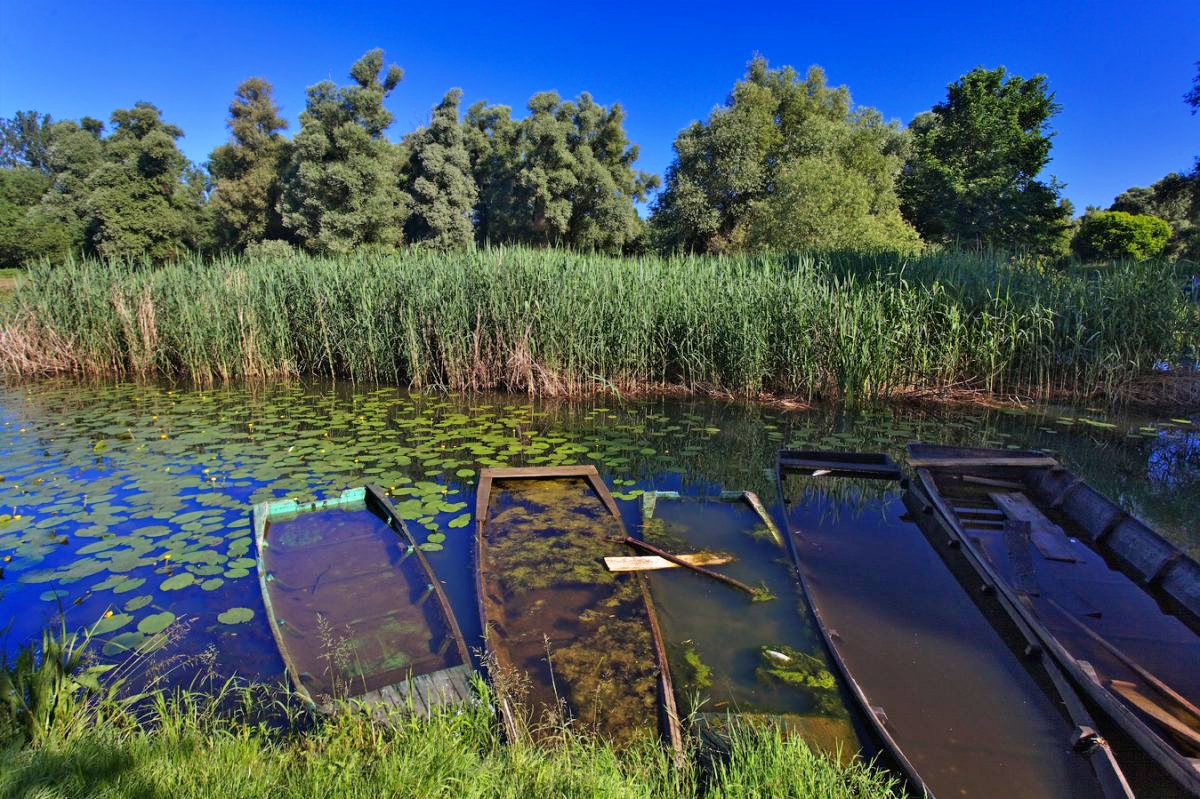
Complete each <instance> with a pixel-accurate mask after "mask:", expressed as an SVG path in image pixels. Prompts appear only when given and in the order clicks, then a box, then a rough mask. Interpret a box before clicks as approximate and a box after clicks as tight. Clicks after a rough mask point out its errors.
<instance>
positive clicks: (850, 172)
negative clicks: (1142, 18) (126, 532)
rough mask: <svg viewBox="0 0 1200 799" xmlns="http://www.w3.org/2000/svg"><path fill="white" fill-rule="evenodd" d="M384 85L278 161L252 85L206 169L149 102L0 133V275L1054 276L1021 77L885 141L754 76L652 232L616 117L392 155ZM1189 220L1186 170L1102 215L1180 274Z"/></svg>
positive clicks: (773, 80)
mask: <svg viewBox="0 0 1200 799" xmlns="http://www.w3.org/2000/svg"><path fill="white" fill-rule="evenodd" d="M402 76H403V71H402V70H401V69H400V67H398V66H394V65H393V66H386V65H385V61H384V54H383V52H382V51H381V50H372V51H370V52H368V53H366V54H365V55H364V56H363V57H362V58H360V59H359V60H358V61H357V62H355V63H354V64H353V65H352V66H351V68H350V77H351V79H352V80H351V83H350V84H349V85H345V86H339V85H337V84H336V83H334V82H333V81H329V80H326V81H322V82H320V83H318V84H316V85H314V86H311V87H309V89H308V92H307V102H306V106H305V109H304V111H303V113H302V114H301V115H300V121H301V124H300V130H299V132H298V133H297V134H296V136H295V137H294V138H293V139H291V140H289V139H287V138H286V137H285V136H284V133H283V132H284V130H285V129H286V128H287V123H286V121H285V120H284V119H283V118H282V117H281V116H280V110H279V106H278V105H277V104H276V102H275V99H274V97H273V95H272V88H271V84H270V83H269V82H268V81H266V80H265V79H263V78H260V77H253V78H249V79H247V80H245V81H244V82H243V83H242V84H241V85H239V86H238V87H237V90H236V93H235V96H234V99H233V102H232V103H231V105H230V106H229V120H228V124H229V130H230V138H229V141H228V143H226V144H222V145H220V146H219V147H217V148H216V149H214V150H213V152H212V153H211V155H210V156H209V159H208V161H207V163H206V164H204V165H203V166H198V165H195V164H191V163H189V162H188V161H187V160H186V159H185V158H184V156H183V154H182V153H181V152H180V151H179V149H178V147H177V146H176V141H177V140H178V139H179V137H180V136H182V131H181V130H180V129H179V128H178V127H176V126H174V125H171V124H169V123H168V122H166V121H165V120H163V119H162V117H161V114H160V113H159V111H158V109H157V108H155V107H154V106H153V105H150V104H148V103H139V104H137V105H135V106H134V107H133V108H131V109H121V110H118V111H115V112H114V113H113V114H112V117H111V131H110V132H109V133H108V135H105V125H104V123H102V122H100V121H99V120H95V119H91V118H88V117H85V118H83V119H80V120H78V121H65V122H55V121H54V120H52V119H51V118H50V117H49V116H48V115H45V114H38V113H36V112H33V111H28V112H19V113H17V114H16V115H15V116H14V117H13V118H11V119H5V120H0V268H2V267H15V266H20V265H23V264H25V263H28V262H29V261H31V260H34V259H36V258H39V257H49V258H51V259H61V258H62V257H63V256H65V255H67V254H76V255H78V254H82V255H84V256H99V257H105V258H148V259H150V260H153V261H158V262H162V261H169V260H173V259H175V258H178V257H180V256H182V255H183V254H185V253H188V252H192V253H195V252H200V253H203V254H209V255H211V254H215V253H247V254H250V255H252V256H254V257H257V256H258V255H260V254H262V253H276V254H286V253H288V252H292V251H294V250H295V249H301V250H305V251H307V252H309V253H314V254H327V255H334V254H344V253H350V252H354V251H358V250H361V249H362V248H364V247H366V248H368V249H375V250H381V251H392V250H395V249H397V248H399V247H402V246H406V245H412V246H418V247H421V248H425V249H430V248H432V249H439V250H452V249H468V248H470V247H472V246H476V245H487V244H497V245H498V244H519V245H526V246H533V247H568V248H571V249H575V250H579V251H584V252H602V253H607V254H619V253H624V254H631V253H640V252H644V251H646V250H647V249H650V248H655V249H658V250H659V251H660V252H664V253H675V252H689V253H700V252H708V253H740V252H762V251H791V252H796V251H805V250H807V251H819V250H828V249H858V250H873V249H888V250H893V251H897V252H903V253H915V252H918V251H920V250H921V249H922V248H924V247H925V246H926V245H928V244H932V245H934V246H943V245H946V246H951V247H955V246H957V247H969V248H977V247H981V248H995V249H1007V250H1024V251H1032V252H1036V253H1043V254H1050V255H1055V256H1057V255H1064V254H1066V252H1067V245H1068V243H1069V240H1070V238H1071V233H1072V230H1071V223H1070V217H1071V213H1072V209H1071V206H1070V203H1069V202H1067V201H1066V200H1064V199H1061V198H1060V193H1061V188H1062V187H1061V185H1059V184H1058V183H1057V182H1056V181H1055V180H1054V179H1053V178H1051V179H1049V181H1044V180H1041V179H1039V175H1040V173H1041V171H1042V170H1043V168H1044V167H1045V166H1046V164H1047V163H1048V161H1049V158H1050V147H1051V140H1052V137H1053V135H1054V134H1053V133H1052V132H1051V131H1050V128H1049V121H1050V119H1051V118H1052V117H1053V115H1054V114H1055V113H1057V111H1058V108H1059V106H1058V104H1057V103H1056V102H1055V100H1054V96H1053V94H1051V93H1050V92H1049V91H1048V88H1047V82H1046V79H1045V77H1044V76H1041V75H1037V76H1034V77H1033V78H1030V79H1025V78H1022V77H1020V76H1016V75H1010V74H1009V73H1008V72H1007V71H1006V70H1005V69H1004V68H1003V67H1000V68H997V69H992V70H988V69H984V68H977V69H974V70H972V71H971V72H969V73H967V74H966V75H964V76H962V77H961V78H960V79H959V80H958V81H956V82H955V83H953V84H951V85H950V86H949V88H948V92H947V97H946V99H945V100H944V101H943V102H941V103H938V104H937V105H935V106H934V107H933V109H932V110H931V111H929V112H926V113H923V114H920V115H918V116H917V117H916V118H915V119H914V120H913V121H912V123H911V125H910V126H909V128H907V129H905V128H902V127H901V126H899V125H898V124H897V123H895V122H889V121H886V120H885V119H884V117H883V116H882V115H881V114H880V113H879V112H878V111H876V110H874V109H872V108H865V107H861V106H855V105H854V104H853V103H852V102H851V99H850V93H849V90H848V89H847V88H846V87H845V86H839V87H833V86H829V85H828V84H827V82H826V79H825V74H824V72H822V71H821V69H820V68H819V67H816V66H814V67H812V68H810V69H809V71H808V72H807V74H805V75H803V76H801V75H800V74H799V73H797V72H796V71H795V70H794V69H792V68H791V67H783V68H775V69H772V68H771V67H770V66H769V65H768V63H767V61H766V60H765V59H764V58H762V57H755V58H754V59H753V60H752V61H751V62H750V64H749V66H748V69H747V72H746V74H745V75H744V76H743V78H742V79H741V80H739V81H737V82H736V83H735V85H734V87H733V90H732V91H731V92H730V94H729V96H728V97H727V99H726V101H725V103H724V104H723V105H721V106H720V107H718V108H716V109H715V110H714V111H713V112H712V113H711V114H710V115H709V116H708V118H707V119H705V120H703V121H696V122H693V123H692V124H691V125H689V126H688V127H687V128H686V129H684V130H683V131H681V132H680V133H679V135H678V137H677V138H676V141H675V158H674V160H673V162H672V163H671V165H670V166H669V168H668V170H667V174H666V182H665V186H663V188H662V191H660V192H659V193H658V194H657V197H656V198H654V200H653V202H652V207H651V210H652V215H651V219H650V222H649V224H646V223H644V222H643V220H642V219H641V217H640V216H639V213H638V210H637V206H638V204H639V203H644V202H647V201H648V200H650V194H651V193H652V192H654V191H655V190H657V189H658V188H659V186H660V182H659V179H658V177H657V176H655V175H651V174H647V173H645V172H642V171H639V170H637V169H636V168H635V164H636V162H637V159H638V147H637V145H635V144H633V143H631V142H630V140H629V137H628V135H627V134H626V131H625V111H624V109H623V108H622V107H621V106H620V105H619V104H613V105H603V104H601V103H598V102H596V101H595V100H594V99H593V98H592V96H591V95H590V94H588V93H587V92H583V93H581V94H579V95H578V96H577V97H576V98H575V99H573V100H568V99H564V98H562V97H560V96H559V95H558V94H557V93H556V92H552V91H551V92H540V93H538V94H535V95H534V96H533V97H531V98H530V99H529V101H528V102H527V104H526V106H525V108H524V109H523V116H521V117H520V118H517V117H515V116H514V113H513V110H512V108H510V107H509V106H506V105H492V104H488V103H487V102H484V101H479V102H476V103H474V104H472V105H470V106H469V107H467V108H466V110H465V112H461V119H460V107H461V103H462V92H461V91H460V90H458V89H453V90H451V91H450V92H448V93H447V94H446V96H445V97H444V98H443V100H442V101H441V102H440V103H438V104H437V105H436V106H435V107H434V108H433V109H432V111H431V115H430V121H429V123H428V124H427V125H425V126H422V127H420V128H418V129H417V130H415V131H412V132H409V133H407V134H405V135H403V136H400V137H398V138H396V139H393V138H389V136H388V134H389V129H390V127H391V124H392V114H391V113H390V112H389V111H388V110H387V108H386V107H385V101H386V100H387V98H388V97H389V96H390V95H391V94H392V92H393V91H395V90H396V88H397V87H398V84H399V83H400V80H401V78H402ZM1198 80H1200V78H1198ZM1197 85H1200V84H1197ZM1198 96H1200V88H1196V87H1193V89H1192V91H1191V92H1189V93H1188V94H1186V95H1185V98H1184V99H1185V101H1187V102H1188V103H1189V104H1191V105H1192V106H1196V104H1197V99H1196V98H1197V97H1198ZM1198 197H1200V168H1197V170H1194V171H1193V172H1192V173H1191V174H1189V175H1178V174H1172V175H1168V176H1167V177H1166V178H1164V179H1163V180H1162V181H1159V183H1156V184H1155V185H1154V186H1152V187H1151V188H1149V189H1140V188H1135V189H1130V190H1129V191H1128V192H1126V193H1125V194H1123V195H1121V197H1119V198H1118V200H1117V202H1116V203H1115V204H1114V205H1113V207H1112V209H1111V210H1114V211H1129V212H1131V213H1137V214H1149V215H1153V216H1158V217H1160V218H1163V219H1165V220H1167V222H1168V223H1170V225H1171V227H1172V229H1173V231H1174V235H1173V236H1172V237H1171V239H1170V241H1169V243H1168V246H1167V249H1166V251H1165V254H1166V255H1167V256H1168V257H1172V258H1181V257H1184V258H1192V259H1195V258H1197V257H1200V216H1198V214H1200V210H1198V209H1200V203H1198V202H1197V198H1198Z"/></svg>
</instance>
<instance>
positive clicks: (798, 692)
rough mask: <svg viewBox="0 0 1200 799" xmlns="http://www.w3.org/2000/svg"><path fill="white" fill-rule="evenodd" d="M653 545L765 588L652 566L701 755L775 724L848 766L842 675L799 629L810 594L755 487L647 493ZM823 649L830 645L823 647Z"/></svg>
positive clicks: (853, 744)
mask: <svg viewBox="0 0 1200 799" xmlns="http://www.w3.org/2000/svg"><path fill="white" fill-rule="evenodd" d="M642 538H643V539H645V540H646V541H649V542H651V543H653V544H656V545H658V546H661V547H664V548H665V549H668V550H671V551H673V552H679V553H683V552H686V554H685V555H684V557H687V556H688V555H691V556H692V559H693V562H694V561H696V560H700V561H701V562H700V563H699V565H702V566H715V567H719V568H718V569H717V570H718V571H720V572H722V573H723V574H726V575H729V576H732V577H734V578H741V579H742V580H744V581H745V582H746V583H752V584H755V585H758V586H762V588H763V589H765V591H766V593H767V594H768V595H770V596H773V599H771V600H770V601H753V599H752V598H750V597H746V596H744V595H743V592H741V591H737V590H731V587H730V586H727V585H722V584H721V583H720V582H717V581H715V580H711V579H707V578H705V577H704V576H703V575H695V574H690V573H687V572H688V569H685V568H678V567H676V568H669V567H672V566H675V564H673V563H670V562H666V561H662V562H654V561H657V560H661V559H659V558H656V557H655V556H653V555H651V556H649V557H647V558H639V559H637V560H639V561H645V562H642V563H640V564H639V565H640V568H643V569H647V570H648V571H647V572H646V575H647V581H648V582H649V584H650V591H651V593H652V594H653V596H654V605H655V609H656V611H657V613H658V623H659V626H660V627H661V628H662V632H663V640H664V642H665V644H666V647H667V655H668V657H669V659H670V661H671V677H672V682H673V683H674V686H675V702H676V705H677V706H678V707H679V708H681V710H682V715H683V717H684V718H686V719H688V720H689V721H690V722H691V725H690V727H691V730H690V731H691V733H692V735H693V736H694V737H695V739H696V740H697V741H698V742H699V743H700V745H701V748H702V749H704V750H709V751H711V752H713V753H715V754H717V755H718V756H719V755H720V754H722V753H725V752H727V751H728V750H729V746H730V738H729V729H730V726H731V725H733V724H738V723H748V724H753V725H769V726H771V727H774V728H775V729H777V730H779V732H780V734H782V735H785V736H793V735H794V736H799V737H801V738H803V739H804V740H805V741H806V742H807V743H808V744H810V745H811V746H813V747H815V748H817V749H820V750H821V751H823V752H826V753H828V754H830V755H837V756H840V757H841V758H842V759H843V760H849V759H850V758H853V757H854V755H855V753H856V752H857V751H858V749H859V740H858V734H857V732H856V730H855V729H854V726H853V723H852V721H851V718H850V715H849V714H848V713H847V712H846V710H845V707H844V705H843V703H842V699H841V694H840V692H839V690H838V687H837V685H836V682H835V681H834V678H833V675H832V674H831V673H830V669H831V668H832V667H831V666H830V665H829V664H828V663H827V662H826V661H825V659H824V658H823V657H822V653H820V652H817V653H814V652H813V643H814V642H813V641H812V639H811V637H810V636H809V634H808V632H807V630H805V629H804V628H803V627H802V626H800V625H797V624H796V606H797V605H798V604H799V603H800V602H801V596H800V587H799V586H798V585H796V582H795V578H794V575H793V574H792V569H791V567H790V565H789V563H788V561H787V560H786V559H785V558H781V557H780V556H781V555H783V553H784V552H785V550H786V547H787V544H786V543H785V542H784V539H783V534H782V533H781V532H780V530H779V527H778V526H777V525H776V524H775V520H774V519H773V518H772V517H771V514H770V513H769V512H768V511H767V509H766V507H764V506H763V504H762V502H761V501H760V500H759V498H758V496H757V495H756V494H755V493H754V492H752V491H726V492H721V493H719V494H710V495H704V496H693V495H680V494H679V493H678V492H675V491H646V492H645V493H643V494H642ZM817 646H818V647H819V646H820V645H819V644H817Z"/></svg>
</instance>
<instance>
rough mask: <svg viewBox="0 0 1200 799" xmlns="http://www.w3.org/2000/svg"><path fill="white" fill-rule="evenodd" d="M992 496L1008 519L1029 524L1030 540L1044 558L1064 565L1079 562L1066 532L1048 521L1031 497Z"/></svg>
mask: <svg viewBox="0 0 1200 799" xmlns="http://www.w3.org/2000/svg"><path fill="white" fill-rule="evenodd" d="M990 496H991V498H992V501H993V502H995V503H996V505H997V506H998V507H999V508H1000V510H1002V511H1004V515H1005V516H1006V517H1007V518H1009V519H1011V520H1012V521H1015V522H1028V523H1029V540H1030V541H1032V542H1033V545H1034V546H1035V547H1037V548H1038V551H1039V552H1041V553H1042V555H1043V556H1044V557H1046V558H1048V559H1050V560H1059V561H1063V562H1064V563H1074V562H1075V561H1077V560H1079V559H1078V558H1076V557H1075V552H1076V550H1075V549H1074V548H1073V547H1072V546H1071V539H1070V538H1069V537H1068V536H1067V533H1066V531H1064V530H1063V529H1062V528H1061V527H1059V526H1058V525H1057V524H1055V523H1054V522H1052V521H1050V520H1049V519H1047V518H1046V517H1045V515H1043V514H1042V512H1041V511H1040V510H1038V508H1037V506H1036V505H1034V504H1033V503H1032V502H1031V501H1030V500H1029V497H1027V496H1025V495H1024V494H1021V493H1008V494H1005V493H1001V492H993V493H992V494H990Z"/></svg>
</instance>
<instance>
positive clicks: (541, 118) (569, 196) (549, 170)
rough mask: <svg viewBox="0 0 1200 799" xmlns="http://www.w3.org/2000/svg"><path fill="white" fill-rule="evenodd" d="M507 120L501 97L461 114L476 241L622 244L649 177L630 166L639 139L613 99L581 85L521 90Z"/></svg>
mask: <svg viewBox="0 0 1200 799" xmlns="http://www.w3.org/2000/svg"><path fill="white" fill-rule="evenodd" d="M528 109H529V115H528V116H527V117H525V119H523V120H520V121H519V122H514V121H513V120H512V117H511V111H510V109H509V108H508V107H506V106H487V105H485V104H483V103H477V104H475V105H473V106H471V108H470V109H468V111H467V116H466V119H465V120H464V129H465V131H466V141H467V149H468V151H469V152H470V157H471V169H472V172H473V174H474V175H475V180H476V183H477V185H478V187H479V202H478V204H477V205H476V210H475V220H476V227H477V232H478V235H479V238H480V240H481V241H507V242H521V243H526V244H533V245H541V246H545V245H561V246H568V247H574V248H576V249H581V250H603V251H606V252H621V251H622V250H623V249H626V248H629V247H632V246H633V245H634V243H635V242H636V241H637V240H638V239H639V238H640V237H641V235H642V224H641V219H640V218H639V217H638V215H637V211H636V209H635V208H634V202H635V201H639V200H644V199H645V196H646V193H647V191H649V190H650V189H652V188H653V187H654V186H655V185H657V178H656V177H654V176H653V175H647V174H646V173H644V172H637V171H635V170H634V168H633V164H634V163H635V162H636V161H637V158H638V148H637V146H636V145H633V144H631V143H630V142H629V139H628V137H627V135H626V133H625V128H624V119H625V112H624V110H623V109H622V108H621V106H620V105H619V104H614V105H613V106H611V107H606V106H604V105H601V104H599V103H597V102H595V100H593V99H592V97H591V95H589V94H587V93H586V92H585V93H583V94H581V95H579V97H578V98H576V100H575V101H573V102H572V101H563V100H562V98H560V97H559V95H558V94H557V93H556V92H541V93H539V94H535V95H534V96H533V97H532V98H530V100H529V104H528Z"/></svg>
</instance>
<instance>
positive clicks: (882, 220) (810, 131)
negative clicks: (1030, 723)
mask: <svg viewBox="0 0 1200 799" xmlns="http://www.w3.org/2000/svg"><path fill="white" fill-rule="evenodd" d="M906 151H907V139H906V137H905V134H904V132H903V131H902V130H900V129H899V128H898V126H897V125H896V124H895V123H888V122H885V121H884V120H883V117H882V116H880V114H879V112H878V111H876V110H874V109H871V108H854V107H853V106H852V104H851V102H850V93H849V91H848V90H847V89H846V87H844V86H840V87H837V88H831V87H829V86H828V85H827V84H826V81H825V73H824V72H822V71H821V70H820V69H819V68H817V67H813V68H812V69H810V70H809V71H808V74H807V75H806V76H805V77H804V78H803V79H801V78H800V76H799V74H798V73H797V72H796V71H795V70H793V69H792V68H791V67H784V68H782V69H771V68H769V67H768V65H767V62H766V60H765V59H763V58H761V57H759V58H755V59H754V60H753V61H752V62H751V63H750V67H749V70H748V71H747V73H746V76H745V77H744V78H743V79H742V80H740V81H738V83H737V84H736V85H735V86H734V88H733V91H732V92H731V93H730V95H729V99H728V100H727V101H726V103H725V105H724V106H722V107H720V108H717V109H716V110H714V111H713V112H712V114H710V115H709V118H708V120H707V121H706V122H694V123H692V125H691V126H690V127H688V128H687V129H686V130H684V131H683V132H681V133H680V134H679V137H678V138H677V139H676V140H675V161H674V162H673V163H672V164H671V166H670V168H669V169H668V170H667V182H666V188H665V190H664V191H663V192H662V194H661V195H659V197H658V200H657V202H656V203H655V206H654V215H653V217H652V218H651V224H652V225H653V226H654V228H655V234H656V237H657V239H658V242H659V244H660V246H661V247H662V248H663V249H665V250H668V251H673V250H684V251H688V252H737V251H742V250H747V249H778V250H806V249H821V248H839V247H841V248H845V247H860V248H878V247H887V248H894V249H899V250H913V249H915V248H916V247H917V245H918V244H919V240H918V238H917V235H916V232H915V231H914V230H913V229H912V228H911V227H910V226H909V225H908V224H907V223H905V222H904V220H903V219H902V218H901V216H900V211H899V201H898V199H897V197H896V193H895V178H896V175H897V174H898V173H899V171H900V168H901V166H902V165H903V163H904V156H905V153H906Z"/></svg>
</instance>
